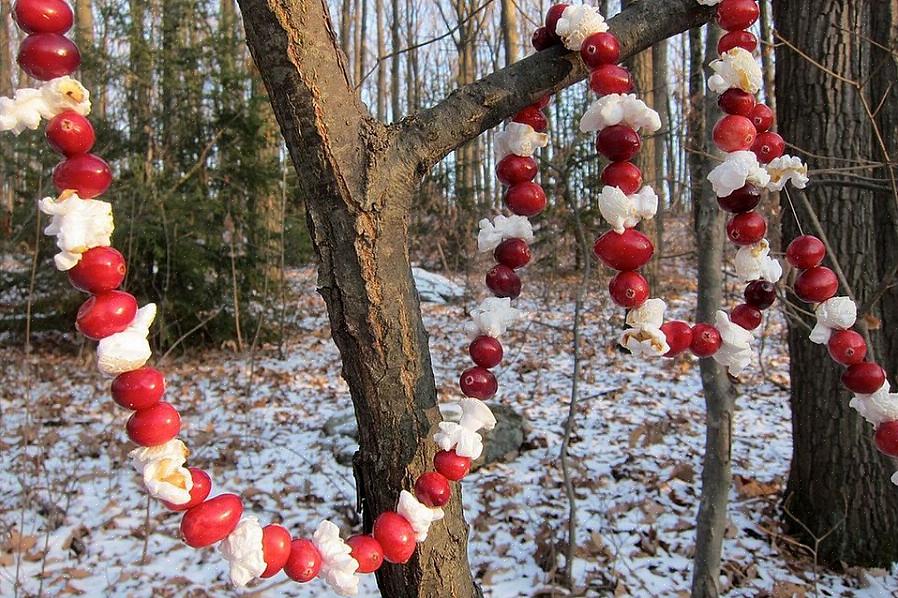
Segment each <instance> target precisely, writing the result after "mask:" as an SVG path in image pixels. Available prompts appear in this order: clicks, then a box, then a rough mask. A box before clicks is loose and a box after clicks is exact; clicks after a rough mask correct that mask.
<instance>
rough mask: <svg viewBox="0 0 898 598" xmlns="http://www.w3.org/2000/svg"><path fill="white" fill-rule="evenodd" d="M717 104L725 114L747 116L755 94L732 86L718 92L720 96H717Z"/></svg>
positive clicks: (749, 113) (752, 106)
mask: <svg viewBox="0 0 898 598" xmlns="http://www.w3.org/2000/svg"><path fill="white" fill-rule="evenodd" d="M717 105H718V106H720V109H721V110H723V111H724V112H726V113H727V114H734V115H736V116H744V117H745V118H749V117H750V116H751V111H752V109H753V108H754V107H755V96H753V95H751V94H750V93H748V92H747V91H742V90H741V89H737V88H735V87H733V88H732V89H728V90H726V91H725V92H723V93H722V94H720V97H719V98H717Z"/></svg>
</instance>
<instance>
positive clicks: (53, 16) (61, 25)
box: [12, 0, 74, 34]
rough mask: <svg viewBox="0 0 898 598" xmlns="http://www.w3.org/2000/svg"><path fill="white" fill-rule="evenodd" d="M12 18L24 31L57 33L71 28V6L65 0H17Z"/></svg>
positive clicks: (72, 16)
mask: <svg viewBox="0 0 898 598" xmlns="http://www.w3.org/2000/svg"><path fill="white" fill-rule="evenodd" d="M12 10H13V15H12V16H13V19H14V20H15V22H16V25H18V26H19V29H21V30H22V31H24V32H25V33H59V34H63V33H65V32H66V31H68V30H69V29H71V28H72V22H73V21H74V15H73V14H72V7H71V6H69V3H68V2H66V1H65V0H18V2H16V4H15V6H14V7H13V9H12Z"/></svg>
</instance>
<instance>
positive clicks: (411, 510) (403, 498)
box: [396, 490, 443, 542]
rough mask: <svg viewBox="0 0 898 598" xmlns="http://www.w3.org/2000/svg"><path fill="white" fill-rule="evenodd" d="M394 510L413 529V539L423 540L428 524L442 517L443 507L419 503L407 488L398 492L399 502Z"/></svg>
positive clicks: (428, 529) (428, 528)
mask: <svg viewBox="0 0 898 598" xmlns="http://www.w3.org/2000/svg"><path fill="white" fill-rule="evenodd" d="M396 512H397V513H399V514H400V515H402V516H403V517H405V519H406V521H408V522H409V524H411V526H412V529H413V530H415V540H417V541H418V542H423V541H424V540H426V539H427V532H429V531H430V524H432V523H433V522H434V521H439V520H440V519H442V518H443V509H440V508H432V507H428V506H427V505H425V504H423V503H421V501H419V500H418V499H417V498H415V495H414V494H412V493H411V492H409V491H408V490H403V491H402V492H400V493H399V504H398V506H397V507H396Z"/></svg>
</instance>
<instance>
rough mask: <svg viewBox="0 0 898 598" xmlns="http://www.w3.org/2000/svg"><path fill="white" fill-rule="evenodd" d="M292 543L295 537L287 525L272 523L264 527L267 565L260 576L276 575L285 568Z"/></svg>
mask: <svg viewBox="0 0 898 598" xmlns="http://www.w3.org/2000/svg"><path fill="white" fill-rule="evenodd" d="M292 543H293V538H291V537H290V532H288V531H287V529H286V528H285V527H283V526H280V525H276V524H274V523H272V524H270V525H266V526H265V527H263V528H262V558H263V559H264V560H265V565H266V567H265V571H263V572H262V575H260V576H259V577H261V578H262V579H268V578H269V577H274V576H275V575H277V574H278V572H279V571H280V570H281V569H283V568H284V565H286V564H287V560H289V558H290V552H291V550H290V549H291V544H292Z"/></svg>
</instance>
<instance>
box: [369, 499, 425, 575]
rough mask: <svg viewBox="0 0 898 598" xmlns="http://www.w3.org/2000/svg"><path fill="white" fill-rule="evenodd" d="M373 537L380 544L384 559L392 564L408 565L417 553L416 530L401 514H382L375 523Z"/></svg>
mask: <svg viewBox="0 0 898 598" xmlns="http://www.w3.org/2000/svg"><path fill="white" fill-rule="evenodd" d="M371 535H373V536H374V538H375V539H376V540H377V541H378V542H379V543H380V545H381V547H382V548H383V550H384V559H385V560H386V561H388V562H390V563H396V564H398V565H401V564H403V563H407V562H408V560H409V559H410V558H412V554H414V553H415V530H413V529H412V526H411V524H410V523H409V522H408V521H406V519H405V517H403V516H402V515H400V514H399V513H394V512H392V511H387V512H385V513H381V514H380V516H379V517H378V518H377V520H376V521H375V522H374V528H373V529H372V530H371Z"/></svg>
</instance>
